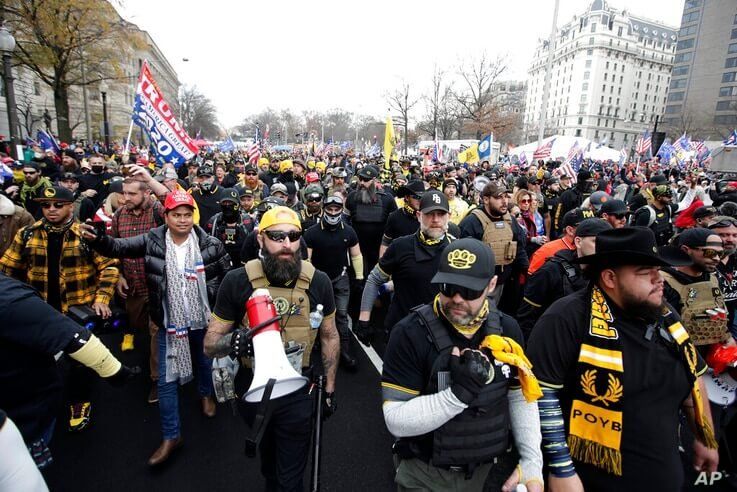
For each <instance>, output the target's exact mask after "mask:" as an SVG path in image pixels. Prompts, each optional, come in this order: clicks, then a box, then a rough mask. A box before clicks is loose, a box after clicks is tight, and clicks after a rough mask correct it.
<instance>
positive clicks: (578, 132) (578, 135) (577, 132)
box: [576, 128, 581, 137]
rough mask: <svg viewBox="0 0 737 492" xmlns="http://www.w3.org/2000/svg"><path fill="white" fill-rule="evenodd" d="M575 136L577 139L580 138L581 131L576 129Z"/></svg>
mask: <svg viewBox="0 0 737 492" xmlns="http://www.w3.org/2000/svg"><path fill="white" fill-rule="evenodd" d="M576 136H577V137H580V136H581V129H580V128H576Z"/></svg>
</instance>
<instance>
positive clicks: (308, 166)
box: [307, 160, 315, 169]
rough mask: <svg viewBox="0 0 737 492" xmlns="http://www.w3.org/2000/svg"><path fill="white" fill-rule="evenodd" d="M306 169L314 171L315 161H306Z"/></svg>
mask: <svg viewBox="0 0 737 492" xmlns="http://www.w3.org/2000/svg"><path fill="white" fill-rule="evenodd" d="M307 169H315V161H312V160H309V161H307Z"/></svg>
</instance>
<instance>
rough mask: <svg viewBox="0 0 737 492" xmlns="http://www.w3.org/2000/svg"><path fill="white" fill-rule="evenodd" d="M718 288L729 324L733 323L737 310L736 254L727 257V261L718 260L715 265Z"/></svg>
mask: <svg viewBox="0 0 737 492" xmlns="http://www.w3.org/2000/svg"><path fill="white" fill-rule="evenodd" d="M717 279H719V288H720V289H721V290H722V295H723V296H724V303H725V304H726V305H727V310H728V311H729V326H732V324H733V323H734V313H735V311H737V255H735V254H731V255H729V256H728V257H727V263H722V262H719V265H718V266H717Z"/></svg>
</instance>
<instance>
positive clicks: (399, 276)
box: [353, 190, 455, 345]
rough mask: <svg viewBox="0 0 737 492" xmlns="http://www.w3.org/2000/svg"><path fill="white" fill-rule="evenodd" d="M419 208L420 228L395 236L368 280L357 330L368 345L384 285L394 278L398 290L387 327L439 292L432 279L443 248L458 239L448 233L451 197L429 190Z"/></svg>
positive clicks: (389, 329)
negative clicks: (375, 309)
mask: <svg viewBox="0 0 737 492" xmlns="http://www.w3.org/2000/svg"><path fill="white" fill-rule="evenodd" d="M419 208H420V217H419V230H418V231H417V232H416V233H414V234H412V235H409V236H403V237H400V238H398V239H395V240H394V241H393V242H392V243H391V244H390V245H389V247H388V248H387V250H386V252H385V253H384V255H383V256H382V257H381V259H380V260H379V263H378V264H377V265H376V266H375V267H374V268H373V269H372V270H371V273H370V274H369V276H368V278H367V280H366V286H365V288H364V290H363V296H362V297H361V311H360V315H359V318H358V319H359V321H358V325H357V326H356V327H355V328H354V330H353V331H354V333H355V334H356V336H357V337H358V339H359V340H361V341H362V342H363V343H364V344H366V345H368V344H369V343H370V342H371V341H372V340H373V336H374V329H373V328H372V326H371V324H370V319H371V309H372V307H373V305H374V301H375V300H376V298H377V297H378V294H379V288H380V287H381V285H383V284H384V283H386V282H388V281H389V280H390V279H392V280H393V281H394V291H395V294H394V297H393V299H392V302H391V305H390V306H389V312H388V314H387V316H386V319H385V320H384V327H385V328H386V330H387V331H391V329H392V327H393V326H394V324H395V323H396V322H397V321H399V320H400V319H402V318H403V317H404V316H406V315H407V314H408V313H409V311H410V309H411V308H413V307H414V306H417V305H419V304H422V303H426V302H429V301H430V300H431V299H432V298H433V296H435V294H437V293H438V286H437V285H433V284H431V283H430V279H431V278H432V275H433V274H434V272H435V271H436V270H437V264H438V262H439V261H440V256H439V255H440V252H441V251H442V250H443V248H444V247H445V246H446V245H448V244H449V243H450V242H451V241H453V240H454V239H455V237H453V236H451V235H449V234H447V231H448V221H449V220H450V212H449V209H448V199H447V198H446V197H445V195H443V193H442V192H440V191H438V190H428V191H426V192H425V193H424V194H423V195H422V199H421V200H420V204H419Z"/></svg>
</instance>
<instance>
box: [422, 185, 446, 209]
mask: <svg viewBox="0 0 737 492" xmlns="http://www.w3.org/2000/svg"><path fill="white" fill-rule="evenodd" d="M435 210H442V211H443V212H446V213H448V212H450V205H449V204H448V199H447V198H446V196H445V193H443V192H441V191H438V190H428V191H426V192H424V193H423V194H422V199H421V200H420V212H422V213H423V214H429V213H430V212H434V211H435Z"/></svg>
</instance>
